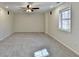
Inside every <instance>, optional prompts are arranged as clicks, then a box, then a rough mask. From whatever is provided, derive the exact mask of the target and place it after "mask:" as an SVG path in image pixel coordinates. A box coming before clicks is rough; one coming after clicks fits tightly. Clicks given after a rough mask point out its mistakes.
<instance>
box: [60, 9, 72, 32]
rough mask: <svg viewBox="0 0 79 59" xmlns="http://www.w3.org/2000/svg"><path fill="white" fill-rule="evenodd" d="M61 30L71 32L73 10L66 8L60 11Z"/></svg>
mask: <svg viewBox="0 0 79 59" xmlns="http://www.w3.org/2000/svg"><path fill="white" fill-rule="evenodd" d="M59 29H61V30H63V31H67V32H70V31H71V9H70V8H66V9H63V10H60V11H59Z"/></svg>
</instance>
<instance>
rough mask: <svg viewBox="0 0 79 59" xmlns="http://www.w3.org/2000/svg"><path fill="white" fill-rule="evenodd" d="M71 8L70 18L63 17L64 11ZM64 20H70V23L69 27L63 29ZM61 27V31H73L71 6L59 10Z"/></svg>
mask: <svg viewBox="0 0 79 59" xmlns="http://www.w3.org/2000/svg"><path fill="white" fill-rule="evenodd" d="M69 10H70V18H68V19H67V18H66V19H62V18H63V17H62V13H64V12H66V11H69ZM63 20H69V22H70V25H69V29H63V27H62V26H63V25H64V24H63V23H62V21H63ZM58 27H59V29H60V30H61V31H64V32H71V28H72V10H71V8H70V7H67V8H64V9H62V10H59V26H58Z"/></svg>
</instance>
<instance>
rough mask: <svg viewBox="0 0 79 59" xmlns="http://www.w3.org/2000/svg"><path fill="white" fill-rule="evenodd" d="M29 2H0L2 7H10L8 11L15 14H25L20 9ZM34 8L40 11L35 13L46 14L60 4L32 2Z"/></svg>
mask: <svg viewBox="0 0 79 59" xmlns="http://www.w3.org/2000/svg"><path fill="white" fill-rule="evenodd" d="M27 4H28V2H0V6H2V7H6V6H8V8H7V9H8V10H11V11H14V12H23V10H22V9H21V8H20V7H23V6H27ZM31 4H32V7H39V8H40V9H39V10H35V11H34V12H45V11H48V10H50V9H51V8H53V7H54V6H56V5H57V4H58V3H56V2H31Z"/></svg>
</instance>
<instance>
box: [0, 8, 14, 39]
mask: <svg viewBox="0 0 79 59" xmlns="http://www.w3.org/2000/svg"><path fill="white" fill-rule="evenodd" d="M12 17H13V14H12V13H11V12H10V15H8V14H7V10H5V9H4V8H0V40H3V39H4V38H6V37H7V36H9V35H11V34H12V33H13V30H12V26H13V23H12V21H13V18H12Z"/></svg>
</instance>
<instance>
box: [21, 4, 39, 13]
mask: <svg viewBox="0 0 79 59" xmlns="http://www.w3.org/2000/svg"><path fill="white" fill-rule="evenodd" d="M21 8H22V9H23V10H24V11H25V12H33V11H34V10H36V9H39V7H32V5H31V4H30V3H29V4H28V5H27V6H25V7H21Z"/></svg>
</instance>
